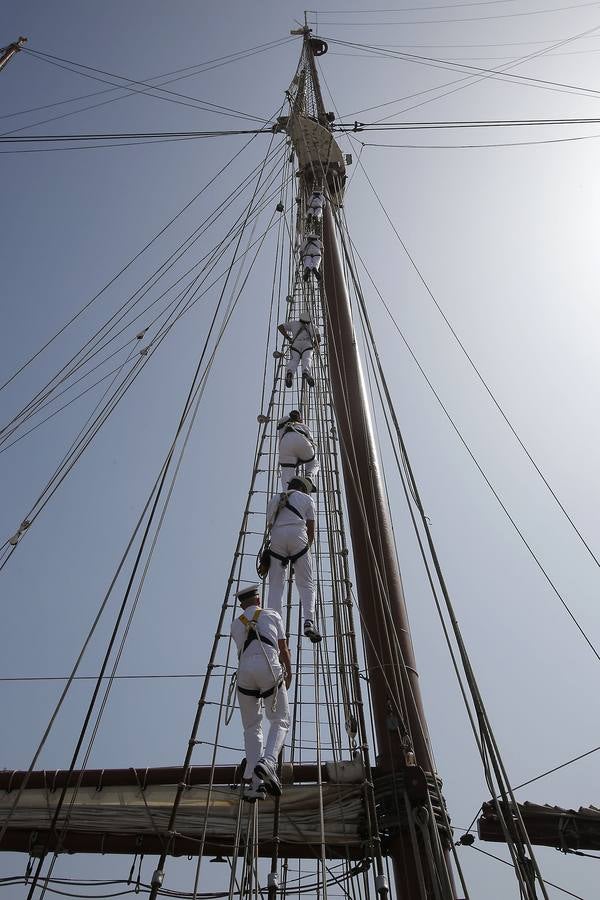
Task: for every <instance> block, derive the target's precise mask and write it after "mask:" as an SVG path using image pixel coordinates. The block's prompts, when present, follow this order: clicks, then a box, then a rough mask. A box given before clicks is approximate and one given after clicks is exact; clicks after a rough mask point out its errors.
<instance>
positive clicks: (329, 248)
mask: <svg viewBox="0 0 600 900" xmlns="http://www.w3.org/2000/svg"><path fill="white" fill-rule="evenodd" d="M304 40H305V52H306V59H307V62H308V66H309V68H310V73H311V81H312V83H313V85H314V86H315V97H316V102H317V118H318V121H319V123H320V124H321V125H322V126H324V125H325V123H326V122H327V115H326V113H325V110H324V108H323V105H322V100H321V95H320V90H319V77H318V72H317V69H316V65H315V61H314V56H313V52H312V47H311V42H315V39H312V38H311V37H310V34H309V33H308V29H307V30H306V31H305V37H304ZM321 52H323V51H321ZM291 130H292V129H290V131H291ZM330 140H331V142H332V143H333V144H334V145H335V141H333V137H332V136H331V135H330ZM336 147H337V145H336ZM338 152H339V151H338ZM330 159H331V148H330V149H329V150H328V156H327V159H326V160H324V161H323V162H324V164H323V165H322V167H321V171H320V172H319V171H318V170H317V168H316V166H315V164H314V163H313V165H312V166H311V167H306V166H305V167H303V171H302V173H301V177H302V179H303V184H304V188H305V190H306V191H307V192H308V191H310V190H312V189H313V183H314V182H315V179H319V177H320V179H322V178H323V176H324V177H325V180H326V181H327V182H328V187H329V194H330V197H334V198H338V197H339V194H340V192H341V189H342V187H343V181H342V183H341V184H340V172H339V169H336V168H334V167H333V166H332V165H331V162H330ZM334 202H335V201H334ZM331 205H332V204H331V202H330V203H329V204H328V205H327V207H326V209H325V211H324V219H323V253H324V258H323V283H324V288H325V291H324V301H323V302H324V315H325V326H326V335H327V348H328V358H329V367H330V373H331V387H332V395H333V402H334V408H335V415H336V421H337V423H338V428H339V440H340V448H341V458H342V466H343V471H344V484H345V494H346V504H347V508H348V520H349V526H350V534H351V538H352V546H353V550H354V569H355V573H356V581H357V592H356V593H357V598H358V605H359V609H360V613H361V619H362V623H363V632H364V634H365V648H366V655H367V664H368V669H369V689H370V693H371V700H372V705H373V718H374V723H375V731H376V736H377V743H378V751H379V754H378V757H377V765H378V768H379V769H380V770H381V771H384V772H390V773H394V772H395V773H398V774H402V773H406V772H407V771H409V770H410V769H411V768H412V767H413V766H414V764H415V763H416V764H417V766H419V767H420V768H421V769H423V770H424V771H425V772H426V773H433V772H434V766H433V760H432V754H431V746H430V740H429V735H428V732H427V724H426V719H425V712H424V708H423V702H422V698H421V691H420V687H419V677H418V672H417V667H416V661H415V657H414V651H413V645H412V640H411V635H410V626H409V622H408V615H407V610H406V604H405V600H404V591H403V588H402V581H401V577H400V571H399V567H398V561H397V558H396V553H395V546H394V539H393V532H392V525H391V520H390V514H389V510H388V506H387V502H386V498H385V492H384V489H383V484H382V479H381V475H380V467H379V462H378V459H377V452H376V448H375V441H374V438H373V430H372V424H371V419H370V413H369V405H368V402H367V396H366V391H365V386H364V382H363V377H362V371H361V364H360V358H359V355H358V351H357V345H356V336H355V333H354V327H353V324H352V312H351V307H350V300H349V296H348V290H347V286H346V280H345V277H344V272H343V267H342V261H341V257H340V251H339V247H338V243H337V239H336V235H335V229H334V218H333V214H332V209H331ZM409 734H410V738H409V737H408V735H409ZM397 799H398V805H399V806H403V804H404V802H405V798H404V797H403V796H402V794H401V793H400V792H399V796H398V798H397ZM391 856H392V859H393V863H394V877H395V881H396V891H397V895H398V896H402V897H403V898H406V900H418V898H421V897H422V896H423V895H424V893H425V894H426V895H427V896H429V893H428V890H429V887H430V886H431V881H430V879H431V871H430V869H429V868H428V866H429V864H430V863H431V860H429V863H428V861H427V860H426V858H425V853H424V850H423V847H422V844H421V843H420V841H419V840H418V839H417V838H416V836H415V834H414V833H412V832H411V829H410V828H409V829H405V830H400V832H399V833H398V836H397V837H396V838H395V839H394V840H393V842H392V845H391ZM435 865H436V866H438V867H439V870H438V872H437V875H438V876H439V878H440V880H441V883H442V884H444V885H447V886H448V889H449V891H450V892H451V894H450V895H454V896H455V894H454V887H453V883H452V882H453V879H452V874H451V868H450V864H449V860H448V859H447V858H444V857H443V856H442V857H441V858H440V857H438V858H437V859H436V862H435ZM442 870H443V871H442ZM433 877H434V879H435V876H433Z"/></svg>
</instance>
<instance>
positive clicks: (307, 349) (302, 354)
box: [290, 344, 315, 359]
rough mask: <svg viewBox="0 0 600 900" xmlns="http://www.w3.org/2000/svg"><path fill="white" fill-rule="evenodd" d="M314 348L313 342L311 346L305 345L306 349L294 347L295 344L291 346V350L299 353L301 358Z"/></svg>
mask: <svg viewBox="0 0 600 900" xmlns="http://www.w3.org/2000/svg"><path fill="white" fill-rule="evenodd" d="M314 349H315V348H314V347H313V346H312V344H311V345H310V347H305V348H304V350H298V348H297V347H294V345H293V344H292V345H291V346H290V350H293V351H294V352H295V353H297V354H298V356H299V357H300V359H302V357H303V356H304V354H305V353H308V351H309V350H314Z"/></svg>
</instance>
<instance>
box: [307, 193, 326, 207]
mask: <svg viewBox="0 0 600 900" xmlns="http://www.w3.org/2000/svg"><path fill="white" fill-rule="evenodd" d="M324 207H325V197H324V196H323V194H319V193H318V192H317V191H313V194H312V196H311V198H310V200H309V201H308V208H309V209H323V208H324Z"/></svg>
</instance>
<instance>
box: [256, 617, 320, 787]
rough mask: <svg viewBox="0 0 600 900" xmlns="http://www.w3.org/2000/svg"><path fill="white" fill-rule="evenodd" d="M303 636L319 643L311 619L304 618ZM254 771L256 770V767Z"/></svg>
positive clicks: (318, 636)
mask: <svg viewBox="0 0 600 900" xmlns="http://www.w3.org/2000/svg"><path fill="white" fill-rule="evenodd" d="M304 637H307V638H308V639H309V640H310V641H312V643H313V644H320V643H321V641H322V640H323V638H322V637H321V635H320V634H319V632H318V631H317V629H316V628H315V623H314V622H313V621H312V619H305V620H304ZM254 771H255V772H256V769H255V770H254Z"/></svg>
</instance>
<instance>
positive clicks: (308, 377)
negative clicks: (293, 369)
mask: <svg viewBox="0 0 600 900" xmlns="http://www.w3.org/2000/svg"><path fill="white" fill-rule="evenodd" d="M302 378H303V379H304V381H306V383H307V385H308V386H309V387H314V386H315V379H314V378H313V377H312V375H309V374H308V372H304V373H303V374H302Z"/></svg>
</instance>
